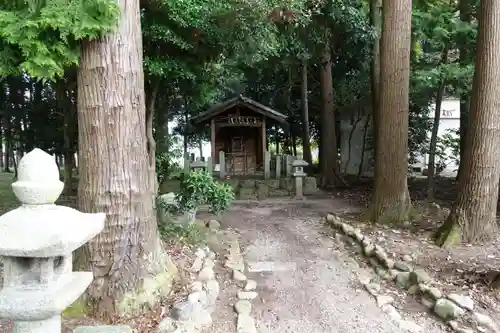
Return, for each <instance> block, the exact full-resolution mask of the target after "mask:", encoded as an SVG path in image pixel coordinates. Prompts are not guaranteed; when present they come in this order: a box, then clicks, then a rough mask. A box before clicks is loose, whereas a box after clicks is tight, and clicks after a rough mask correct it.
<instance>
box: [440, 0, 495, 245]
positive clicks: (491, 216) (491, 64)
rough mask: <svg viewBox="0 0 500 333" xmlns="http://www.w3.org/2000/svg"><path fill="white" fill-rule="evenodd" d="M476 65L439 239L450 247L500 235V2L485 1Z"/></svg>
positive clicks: (478, 37)
mask: <svg viewBox="0 0 500 333" xmlns="http://www.w3.org/2000/svg"><path fill="white" fill-rule="evenodd" d="M478 21H479V28H478V36H477V52H476V70H475V73H474V80H473V85H472V89H473V90H472V91H473V95H472V105H471V106H472V107H471V113H470V116H471V117H470V123H469V125H470V127H469V129H468V135H467V140H466V147H465V159H464V161H465V163H464V169H463V170H462V172H461V174H460V179H459V192H458V198H457V201H456V202H455V204H454V205H453V207H452V210H451V213H450V215H449V216H448V219H447V220H446V221H445V223H444V224H443V226H442V227H441V228H440V230H439V231H438V235H437V236H438V237H437V243H438V245H440V246H444V247H448V246H451V245H454V244H457V243H459V242H460V241H465V242H468V243H478V242H481V241H486V240H489V239H491V238H492V237H494V236H495V235H496V232H497V225H496V212H497V200H498V185H499V179H500V154H498V147H499V146H500V109H499V108H498V103H497V99H498V96H499V95H500V86H499V85H498V82H500V58H499V57H498V54H499V53H500V2H498V1H493V0H489V1H488V0H484V1H481V2H480V9H479V19H478Z"/></svg>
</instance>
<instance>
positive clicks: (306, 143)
mask: <svg viewBox="0 0 500 333" xmlns="http://www.w3.org/2000/svg"><path fill="white" fill-rule="evenodd" d="M300 72H301V75H302V87H301V96H300V101H301V103H302V153H303V154H304V157H303V158H304V161H306V162H307V163H309V165H308V167H307V170H310V169H311V167H312V157H311V142H310V134H309V99H308V95H309V90H308V87H307V60H302V64H301V68H300Z"/></svg>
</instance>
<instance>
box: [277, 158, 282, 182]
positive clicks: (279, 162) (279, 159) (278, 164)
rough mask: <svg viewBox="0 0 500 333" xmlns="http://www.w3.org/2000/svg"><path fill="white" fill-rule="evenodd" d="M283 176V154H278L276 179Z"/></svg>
mask: <svg viewBox="0 0 500 333" xmlns="http://www.w3.org/2000/svg"><path fill="white" fill-rule="evenodd" d="M280 178H281V155H276V179H280Z"/></svg>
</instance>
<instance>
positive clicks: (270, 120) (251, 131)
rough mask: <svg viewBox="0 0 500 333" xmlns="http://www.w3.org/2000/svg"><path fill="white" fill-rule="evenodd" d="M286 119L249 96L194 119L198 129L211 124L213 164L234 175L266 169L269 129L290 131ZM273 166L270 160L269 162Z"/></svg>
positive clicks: (221, 105)
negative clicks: (274, 127) (278, 128)
mask: <svg viewBox="0 0 500 333" xmlns="http://www.w3.org/2000/svg"><path fill="white" fill-rule="evenodd" d="M286 118H287V117H286V116H285V115H284V114H282V113H280V112H277V111H275V110H273V109H271V108H269V107H267V106H265V105H262V104H260V103H258V102H256V101H254V100H252V99H250V98H248V97H244V96H241V95H240V96H238V97H234V98H231V99H229V100H227V101H225V102H223V103H220V104H217V105H214V106H213V107H211V108H210V109H208V110H207V111H205V112H203V113H201V114H199V115H197V116H195V117H193V118H191V123H192V125H194V126H195V127H198V128H199V127H201V126H204V125H205V126H207V125H208V124H210V133H211V136H210V143H211V147H212V154H211V155H212V156H211V157H212V161H213V163H214V164H220V162H221V161H220V155H221V154H220V152H221V151H223V152H224V160H225V161H224V166H221V167H224V170H225V171H226V172H227V173H229V174H233V175H254V174H256V173H258V172H260V171H262V170H263V165H264V163H265V160H264V156H265V154H264V152H266V151H267V147H268V140H267V129H268V128H269V127H270V126H280V127H282V128H283V129H284V130H286V131H288V128H289V125H288V122H287V121H286ZM268 163H269V161H268Z"/></svg>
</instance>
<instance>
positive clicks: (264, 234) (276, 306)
mask: <svg viewBox="0 0 500 333" xmlns="http://www.w3.org/2000/svg"><path fill="white" fill-rule="evenodd" d="M333 205H334V203H333V202H332V200H314V201H303V202H301V201H286V202H285V201H264V202H259V203H252V204H241V203H240V204H237V205H236V206H235V208H234V209H233V210H232V211H231V212H230V213H228V215H227V216H225V218H224V221H225V223H226V224H227V225H228V226H230V227H232V228H235V229H238V230H239V231H240V232H241V240H240V243H241V244H242V247H243V249H244V257H245V260H246V261H247V263H249V266H250V267H252V266H255V267H257V268H259V267H261V268H265V267H262V266H263V265H267V266H269V265H271V266H274V270H271V271H269V270H266V271H262V272H253V273H252V272H249V273H247V276H248V278H250V279H254V280H256V281H257V285H258V289H257V291H258V292H259V298H258V299H256V300H254V301H253V302H252V303H253V305H254V309H253V312H252V315H253V316H254V317H255V319H256V322H257V328H258V331H259V333H333V332H339V333H349V332H357V333H361V332H367V333H368V332H370V333H376V332H380V333H382V332H384V333H392V332H405V330H402V329H400V328H399V327H398V326H397V325H396V324H395V323H393V322H392V321H391V320H390V319H389V317H388V315H386V314H385V313H384V312H382V310H380V309H379V308H378V307H377V305H376V303H375V300H374V299H373V298H372V297H371V296H369V295H368V293H367V292H365V291H364V290H361V289H362V288H361V287H360V285H359V283H358V280H357V278H356V273H355V272H354V270H355V267H354V266H351V265H350V264H349V263H348V261H347V262H346V260H345V259H346V257H345V255H344V254H343V253H341V252H339V251H337V250H335V249H334V242H335V241H334V240H332V239H331V238H329V237H326V236H324V235H323V234H322V232H321V231H322V230H324V229H322V228H323V226H322V225H321V223H319V221H318V220H319V217H320V216H324V215H323V214H325V213H326V212H328V211H335V210H338V209H343V207H340V206H339V207H335V206H333ZM263 262H267V263H263ZM269 262H270V263H269ZM271 268H272V267H271ZM222 301H223V300H222ZM233 316H234V315H233ZM225 317H226V318H219V319H220V321H219V320H218V318H214V327H213V329H211V332H214V333H227V330H228V319H227V312H225ZM233 318H234V317H233ZM233 320H234V319H233ZM218 322H219V323H220V324H218ZM419 325H420V326H423V327H422V328H423V332H426V333H427V332H429V333H434V332H435V333H438V332H442V330H441V329H439V328H438V326H436V325H435V322H434V321H433V320H431V319H425V320H424V322H423V323H422V320H421V321H420V322H419ZM233 331H234V328H233Z"/></svg>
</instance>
